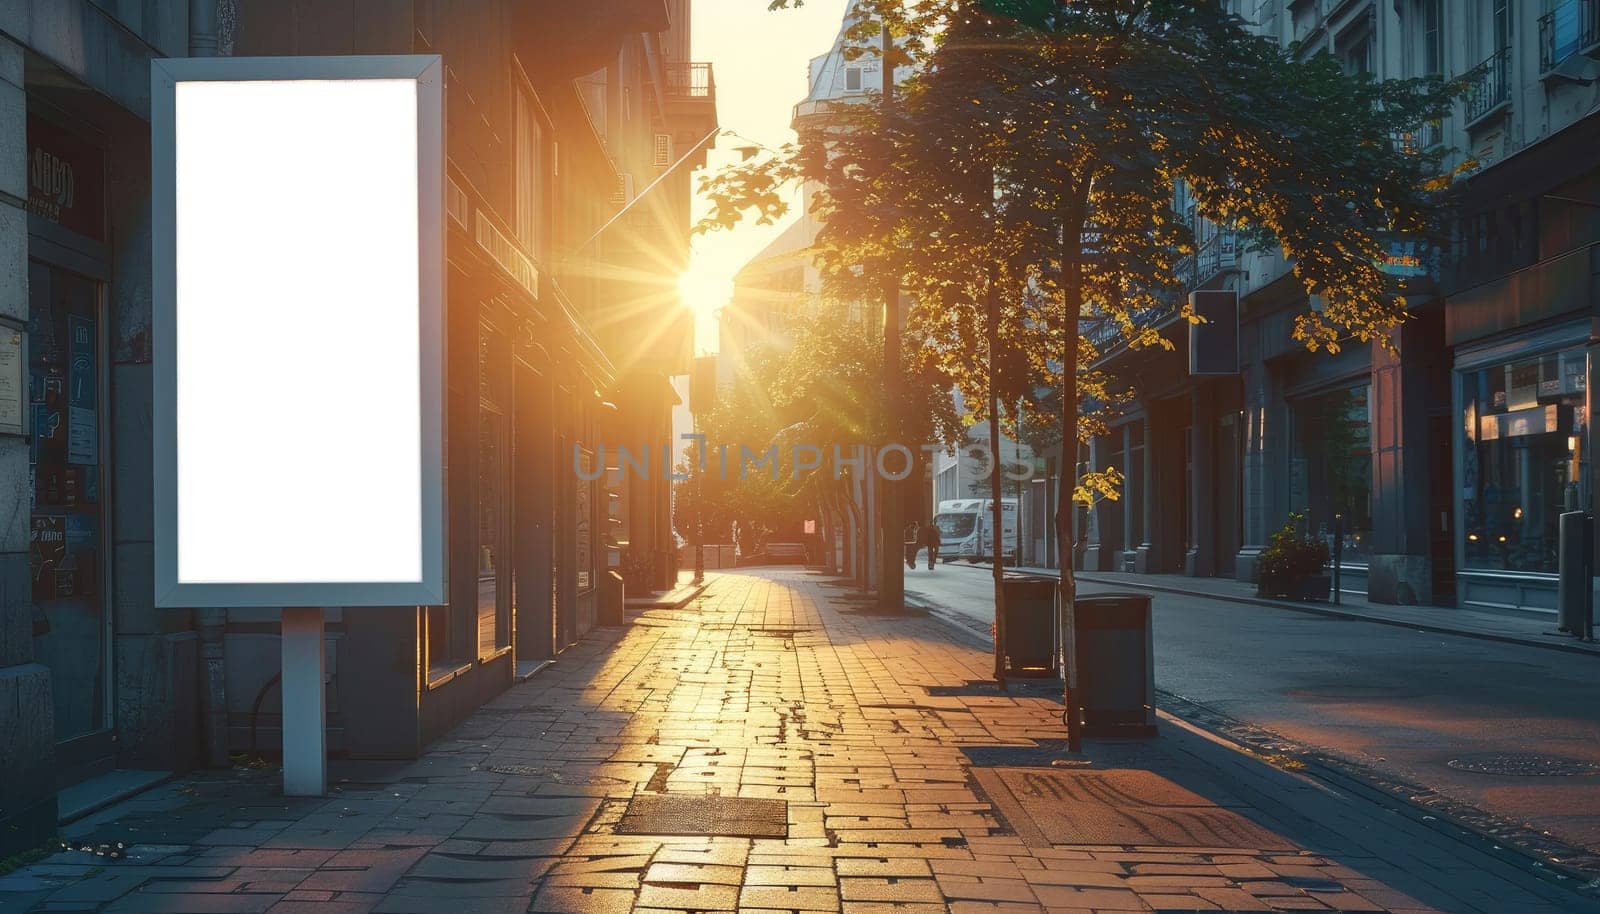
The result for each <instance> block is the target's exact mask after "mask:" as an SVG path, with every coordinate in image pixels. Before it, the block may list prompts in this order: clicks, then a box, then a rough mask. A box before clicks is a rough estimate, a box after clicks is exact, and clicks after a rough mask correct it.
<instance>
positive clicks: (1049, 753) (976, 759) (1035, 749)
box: [961, 739, 1068, 768]
mask: <svg viewBox="0 0 1600 914" xmlns="http://www.w3.org/2000/svg"><path fill="white" fill-rule="evenodd" d="M1067 751H1068V750H1067V741H1066V740H1057V739H1052V740H1040V741H1039V743H1038V744H1037V745H1033V746H962V747H961V753H962V754H963V755H965V756H966V757H967V761H969V762H971V763H972V767H974V768H1049V767H1052V763H1053V762H1054V761H1055V760H1056V759H1059V758H1062V757H1064V756H1066V755H1067Z"/></svg>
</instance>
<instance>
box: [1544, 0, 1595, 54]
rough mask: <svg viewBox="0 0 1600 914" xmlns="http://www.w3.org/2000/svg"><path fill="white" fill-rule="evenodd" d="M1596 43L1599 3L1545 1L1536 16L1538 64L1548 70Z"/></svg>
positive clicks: (1591, 1) (1582, 0)
mask: <svg viewBox="0 0 1600 914" xmlns="http://www.w3.org/2000/svg"><path fill="white" fill-rule="evenodd" d="M1596 44H1600V4H1597V3H1596V2H1595V0H1545V3H1544V15H1542V16H1540V17H1539V63H1540V69H1541V70H1545V71H1548V70H1551V69H1553V68H1554V67H1555V66H1556V64H1559V63H1560V62H1562V61H1563V60H1566V59H1567V58H1568V57H1571V56H1573V55H1574V54H1579V53H1583V52H1585V51H1588V50H1589V49H1591V48H1593V47H1594V46H1595V45H1596Z"/></svg>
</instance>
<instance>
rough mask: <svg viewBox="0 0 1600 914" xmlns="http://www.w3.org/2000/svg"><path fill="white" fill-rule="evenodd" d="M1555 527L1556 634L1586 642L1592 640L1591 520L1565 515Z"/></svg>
mask: <svg viewBox="0 0 1600 914" xmlns="http://www.w3.org/2000/svg"><path fill="white" fill-rule="evenodd" d="M1558 524H1559V525H1558V526H1557V528H1556V529H1557V532H1558V533H1559V534H1560V537H1559V539H1558V540H1557V542H1558V543H1559V546H1558V548H1557V557H1558V559H1559V561H1558V564H1557V568H1558V570H1559V572H1560V576H1559V578H1558V579H1557V585H1556V630H1557V631H1562V632H1566V633H1567V634H1570V635H1575V636H1577V637H1578V638H1581V639H1584V640H1589V639H1590V638H1593V637H1594V562H1593V558H1592V557H1593V555H1594V517H1593V515H1591V514H1589V512H1587V511H1568V512H1566V513H1565V514H1562V515H1561V517H1560V519H1559V522H1558Z"/></svg>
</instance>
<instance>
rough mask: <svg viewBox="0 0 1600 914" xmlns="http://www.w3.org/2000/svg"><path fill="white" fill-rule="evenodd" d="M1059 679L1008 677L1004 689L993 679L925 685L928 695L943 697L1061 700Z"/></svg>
mask: <svg viewBox="0 0 1600 914" xmlns="http://www.w3.org/2000/svg"><path fill="white" fill-rule="evenodd" d="M1061 689H1062V685H1061V680H1059V679H1008V680H1006V688H1005V691H1001V690H1000V686H999V684H998V683H996V682H995V681H994V680H993V679H969V680H967V681H966V682H965V683H963V684H962V685H942V686H927V687H926V689H925V691H926V692H927V693H928V694H929V695H937V696H940V697H943V698H970V697H973V696H978V695H982V696H988V697H1004V698H1049V699H1054V700H1056V701H1060V700H1061Z"/></svg>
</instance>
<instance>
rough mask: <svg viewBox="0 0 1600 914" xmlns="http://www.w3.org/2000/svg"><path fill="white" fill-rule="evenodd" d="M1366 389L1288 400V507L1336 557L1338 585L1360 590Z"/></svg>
mask: <svg viewBox="0 0 1600 914" xmlns="http://www.w3.org/2000/svg"><path fill="white" fill-rule="evenodd" d="M1371 390H1372V388H1371V385H1369V384H1366V383H1360V384H1355V385H1351V386H1341V387H1338V388H1335V389H1333V390H1327V391H1323V392H1321V393H1317V394H1312V395H1310V396H1306V397H1301V398H1299V399H1296V400H1293V401H1291V402H1290V404H1289V417H1290V424H1291V435H1292V441H1293V448H1292V451H1291V456H1290V461H1289V504H1290V506H1291V508H1290V510H1291V511H1293V512H1296V513H1300V514H1303V515H1304V521H1303V522H1304V524H1305V530H1306V531H1307V532H1308V533H1310V534H1311V535H1313V536H1315V537H1317V538H1319V539H1321V540H1322V541H1323V542H1325V543H1327V545H1328V554H1329V555H1330V556H1337V557H1338V559H1339V561H1340V563H1341V565H1342V566H1343V569H1342V570H1343V571H1344V573H1345V574H1344V575H1343V576H1341V589H1356V586H1357V585H1361V586H1360V587H1359V590H1360V592H1362V593H1364V592H1365V587H1364V582H1365V580H1366V577H1367V562H1368V558H1369V556H1370V554H1371V550H1372V410H1371V401H1370V397H1371Z"/></svg>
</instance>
